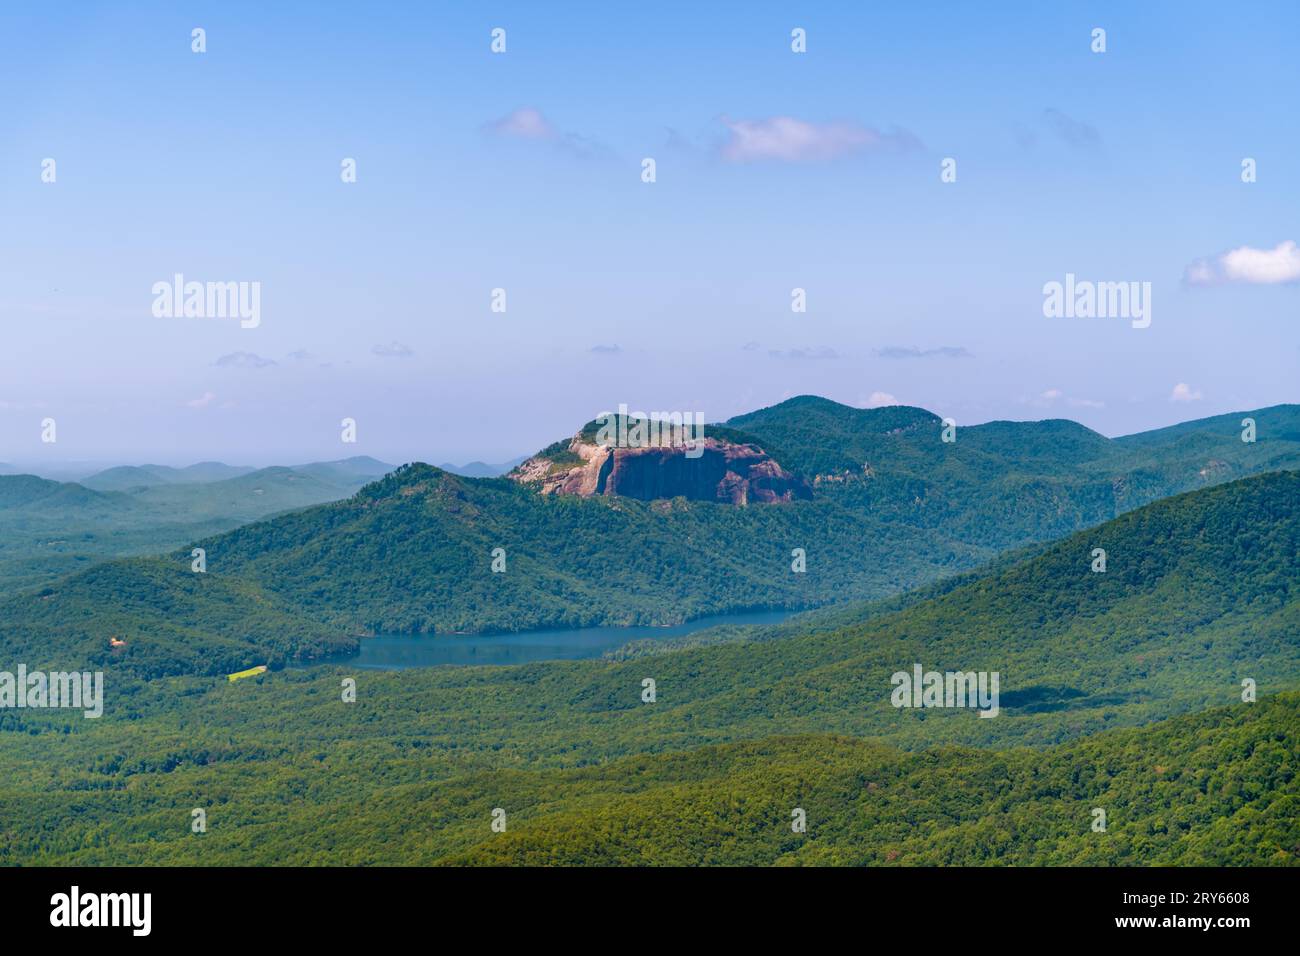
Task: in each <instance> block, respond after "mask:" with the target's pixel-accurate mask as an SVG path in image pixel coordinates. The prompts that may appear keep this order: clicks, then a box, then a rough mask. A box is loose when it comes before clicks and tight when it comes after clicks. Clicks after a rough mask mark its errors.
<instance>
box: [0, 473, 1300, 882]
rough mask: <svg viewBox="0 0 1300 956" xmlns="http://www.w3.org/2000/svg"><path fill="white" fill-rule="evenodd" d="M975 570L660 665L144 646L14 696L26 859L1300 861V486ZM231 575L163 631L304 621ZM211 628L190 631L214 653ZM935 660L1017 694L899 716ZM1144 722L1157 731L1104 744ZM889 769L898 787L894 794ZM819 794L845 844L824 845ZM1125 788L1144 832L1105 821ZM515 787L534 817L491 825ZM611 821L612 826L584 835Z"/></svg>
mask: <svg viewBox="0 0 1300 956" xmlns="http://www.w3.org/2000/svg"><path fill="white" fill-rule="evenodd" d="M1097 547H1102V548H1104V549H1105V550H1106V551H1107V567H1106V570H1105V572H1094V571H1093V570H1092V562H1093V561H1094V560H1095V559H1094V558H1093V557H1092V552H1093V550H1094V549H1095V548H1097ZM191 580H192V578H191ZM211 584H212V582H208V583H207V584H205V585H203V586H204V587H206V586H211ZM951 584H952V585H953V586H947V585H945V586H936V587H934V588H933V589H932V590H931V592H930V593H929V594H928V595H927V594H923V595H921V596H919V597H916V598H902V599H893V600H891V601H890V602H887V603H886V604H883V605H877V606H868V607H865V608H849V609H842V610H827V611H824V612H819V613H818V614H816V615H813V616H811V618H805V619H804V620H803V622H791V623H790V624H788V625H782V628H785V629H786V633H785V634H784V636H769V637H767V639H763V640H758V641H745V640H739V641H732V642H729V643H721V644H716V645H711V646H703V647H698V648H689V649H684V650H677V651H673V652H671V653H663V654H657V655H654V656H652V657H637V656H632V657H630V658H628V659H617V660H590V661H563V662H561V661H557V662H551V663H540V664H532V665H527V666H519V667H466V668H459V667H456V668H452V667H448V668H428V669H417V670H408V671H400V672H375V671H360V670H357V669H354V668H350V667H348V666H347V665H322V666H317V667H310V668H304V669H286V670H284V671H281V672H278V673H276V672H272V673H268V674H263V675H261V676H258V677H251V678H247V679H245V680H241V681H239V682H237V683H229V682H227V681H226V680H225V679H224V678H223V677H221V676H219V675H218V676H214V677H173V678H163V679H155V680H147V681H145V680H137V679H135V678H134V677H133V676H132V675H133V673H136V672H138V671H133V670H132V668H130V667H128V666H126V665H127V663H128V661H129V660H131V659H130V658H126V657H123V658H117V659H114V658H111V657H110V658H108V659H107V661H106V663H104V669H105V671H106V681H107V687H108V689H109V690H108V694H107V700H106V704H105V711H104V716H103V717H102V718H100V719H98V720H85V719H82V718H81V717H80V716H79V715H75V714H70V713H69V712H66V711H48V710H47V711H32V710H22V711H18V710H7V711H4V712H3V713H0V735H2V736H0V741H2V742H3V746H0V832H3V833H4V834H5V835H6V841H5V842H4V844H3V848H0V854H7V855H4V856H0V860H7V861H8V862H22V863H37V862H70V861H77V862H87V863H106V862H163V861H165V862H186V863H200V862H207V863H216V862H246V863H252V862H295V861H296V862H321V863H326V862H328V863H362V862H408V863H414V862H429V861H434V860H443V859H448V860H460V859H463V860H465V861H481V862H498V861H500V860H501V859H503V857H502V855H501V854H502V853H504V854H505V856H506V857H507V858H510V859H518V860H527V861H532V862H540V861H542V860H545V859H554V860H563V861H566V862H584V861H585V862H598V861H608V860H612V859H618V860H619V861H620V862H634V861H638V862H674V861H682V860H691V859H692V858H693V856H699V857H700V858H701V859H707V860H710V861H718V862H723V861H731V862H936V861H940V860H942V861H945V862H1027V863H1038V862H1105V863H1150V862H1214V861H1221V862H1228V863H1244V862H1291V861H1292V858H1293V856H1294V853H1295V849H1294V848H1295V845H1296V842H1297V841H1296V840H1295V839H1294V836H1293V829H1292V828H1293V827H1294V818H1295V814H1294V808H1295V801H1296V794H1295V793H1294V789H1293V788H1294V759H1295V741H1294V736H1293V735H1294V732H1295V727H1296V723H1295V715H1296V707H1297V701H1296V698H1294V697H1291V698H1288V699H1287V700H1286V701H1283V702H1277V701H1270V700H1269V698H1271V697H1272V695H1276V694H1279V693H1283V692H1287V691H1290V690H1293V689H1294V688H1296V686H1297V684H1300V640H1298V639H1297V635H1300V601H1298V600H1297V586H1298V585H1300V475H1297V474H1295V473H1290V472H1284V473H1277V474H1272V475H1264V476H1259V477H1256V478H1250V479H1245V480H1242V481H1238V482H1233V483H1230V484H1227V485H1221V486H1217V487H1214V488H1209V489H1204V490H1201V491H1197V492H1190V493H1187V494H1184V495H1180V496H1177V497H1174V498H1171V499H1167V500H1164V501H1161V502H1157V503H1156V504H1154V505H1149V506H1147V507H1145V508H1141V509H1138V510H1136V511H1133V512H1130V513H1128V514H1125V515H1123V516H1121V517H1120V518H1117V519H1115V520H1114V521H1111V522H1109V523H1107V524H1106V525H1103V526H1101V527H1099V528H1096V529H1091V530H1088V531H1085V532H1081V533H1079V534H1077V535H1073V536H1071V537H1069V538H1066V539H1064V540H1062V541H1060V542H1057V543H1055V544H1052V545H1050V546H1047V547H1044V548H1042V549H1040V550H1038V551H1037V552H1036V553H1034V554H1032V555H1030V556H1027V557H1026V558H1025V559H1024V560H1022V561H1017V562H1010V563H1006V564H1002V565H999V566H997V567H995V568H994V569H992V570H990V571H989V572H988V573H985V574H977V575H971V576H969V577H967V578H965V579H963V580H962V581H960V582H952V583H951ZM102 586H103V588H104V590H103V591H102V592H98V594H99V597H100V599H102V600H110V599H111V597H110V596H111V594H112V592H113V588H114V587H115V586H116V585H115V584H114V582H112V580H111V579H109V580H106V581H104V582H103V583H102ZM197 593H198V592H192V593H191V596H190V599H191V600H193V601H194V602H195V603H194V604H193V605H192V606H181V605H175V604H173V605H168V606H167V608H166V610H165V613H160V614H159V615H158V616H157V617H155V618H151V619H150V626H151V627H158V628H162V627H165V626H168V625H169V622H175V621H191V620H194V619H195V615H198V617H199V618H202V617H203V616H204V615H206V614H209V613H218V612H219V610H220V609H219V608H218V606H217V605H218V604H219V605H222V606H224V607H225V610H224V611H223V612H222V613H227V614H229V615H230V622H229V624H228V627H230V628H236V627H237V626H238V625H237V622H238V620H239V615H240V613H241V611H240V608H241V607H242V606H243V602H245V601H258V602H261V606H262V607H264V612H265V614H266V615H267V619H266V622H265V627H266V630H267V631H268V632H269V633H277V634H279V629H280V628H283V629H284V630H283V635H282V636H279V637H278V638H277V639H279V640H292V639H295V638H294V636H293V632H292V630H291V628H292V626H293V624H292V622H291V621H289V620H287V619H286V620H283V621H277V620H276V619H275V618H274V617H273V615H276V614H279V613H281V611H282V607H281V605H279V604H277V603H276V601H275V600H274V599H273V598H271V597H270V596H268V595H265V594H261V595H247V594H242V593H238V592H230V591H223V592H221V593H220V594H215V593H214V594H212V595H210V596H211V597H213V598H214V601H213V604H212V605H211V606H210V607H207V608H206V609H205V608H204V607H203V606H202V605H200V604H199V603H198V601H197V599H196V598H195V597H194V594H197ZM58 600H59V598H58V597H57V596H51V602H57V601H58ZM135 610H136V609H133V608H131V607H129V606H127V607H124V608H123V609H122V613H123V614H131V613H134V612H135ZM4 611H5V612H6V613H4V614H0V622H3V623H0V628H4V629H5V630H4V632H3V633H4V638H5V641H6V645H7V646H10V647H15V646H16V647H17V648H18V653H17V654H16V655H15V659H18V660H27V661H29V662H33V661H42V660H47V659H49V658H50V653H49V652H50V650H51V649H52V648H54V647H56V646H57V643H58V641H59V640H60V639H61V634H62V632H61V631H60V630H59V629H58V627H57V626H56V623H57V622H58V621H60V620H68V619H71V616H72V613H73V612H74V611H75V608H74V607H68V608H63V609H61V610H59V611H57V612H52V616H51V618H50V619H49V620H47V621H44V622H40V623H42V625H43V630H40V631H39V632H36V635H35V637H33V638H25V637H24V636H25V635H28V634H30V633H32V632H31V631H29V630H28V629H27V628H26V627H23V628H22V629H21V630H19V631H13V630H9V627H10V621H11V619H12V618H11V615H10V614H9V613H8V608H5V609H4ZM28 623H29V624H30V623H31V622H28ZM176 626H179V625H176ZM187 626H188V625H187ZM223 626H227V625H225V624H223ZM194 627H195V630H194V631H192V632H191V631H185V632H179V631H178V632H176V633H175V634H173V635H172V636H171V637H170V638H169V641H160V642H159V648H158V653H162V652H163V649H165V648H168V647H170V648H172V649H173V650H174V652H175V653H178V654H179V653H186V654H194V655H196V656H197V655H199V654H201V653H202V649H203V646H204V645H203V639H202V634H201V632H200V631H199V630H198V629H197V628H198V627H199V625H198V624H195V625H194ZM259 630H260V628H259ZM231 633H235V631H233V630H232V631H231ZM20 639H29V640H30V643H27V644H19V643H17V642H18V641H19V640H20ZM302 639H303V640H306V638H302ZM172 641H174V643H170V642H172ZM269 649H270V650H274V651H276V652H277V653H284V654H285V656H288V655H289V653H290V652H288V651H282V650H281V649H280V648H278V647H271V648H269ZM128 650H129V651H131V652H136V651H139V652H140V653H143V651H144V649H143V648H128ZM219 650H220V653H222V654H226V653H229V654H230V655H231V657H230V658H229V659H233V657H235V656H237V655H238V653H239V652H240V649H239V648H238V647H234V648H231V649H229V651H227V650H226V649H225V648H221V649H219ZM69 653H70V652H69ZM105 653H109V654H111V653H115V652H105ZM41 655H45V657H42V656H41ZM139 663H141V665H142V666H141V670H147V669H148V668H147V667H144V666H143V665H145V664H151V663H156V662H153V661H151V660H150V659H149V658H148V657H145V658H143V659H142V660H141V661H140V662H139ZM163 663H164V664H166V663H167V662H166V661H163ZM185 664H186V666H187V667H191V668H194V669H198V668H197V667H196V666H195V664H194V662H193V661H191V660H187V661H186V662H185ZM914 664H921V665H922V666H923V667H924V668H925V669H927V670H930V669H933V670H939V671H945V670H961V671H997V672H998V673H999V676H1000V689H999V694H1000V700H999V705H1000V711H999V713H998V715H997V716H996V717H994V718H991V719H990V718H981V717H979V716H977V714H976V713H975V712H974V711H973V710H972V709H969V708H955V709H934V708H929V709H904V708H897V707H894V706H893V705H892V704H891V699H890V698H891V691H892V680H891V676H892V675H893V674H894V673H896V672H898V671H908V670H910V669H911V668H912V666H913V665H914ZM349 678H350V679H353V680H355V681H356V700H355V702H351V703H349V702H345V701H344V700H343V696H342V693H341V691H342V688H343V682H344V681H345V679H349ZM647 678H649V679H652V680H653V681H654V682H655V688H656V697H655V699H654V701H653V702H647V701H646V700H645V699H644V698H643V696H642V695H643V691H644V687H645V684H644V681H645V680H646V679H647ZM1247 681H1249V682H1251V683H1252V684H1253V685H1254V688H1255V690H1256V693H1257V694H1258V695H1259V697H1260V702H1259V703H1258V704H1243V703H1242V700H1243V692H1244V690H1245V689H1246V687H1247V686H1248V685H1247V684H1246V683H1245V682H1247ZM1228 705H1233V706H1232V707H1231V708H1230V709H1229V710H1227V711H1221V712H1220V713H1219V715H1218V716H1215V715H1214V714H1211V715H1202V716H1190V717H1187V718H1186V719H1183V718H1182V717H1181V716H1180V715H1189V714H1195V713H1196V712H1198V711H1203V710H1205V709H1206V708H1222V707H1226V706H1228ZM1270 708H1280V709H1270ZM1268 715H1272V716H1268ZM1171 717H1179V720H1178V721H1176V722H1175V723H1173V724H1170V725H1168V726H1167V727H1165V728H1164V729H1160V728H1151V729H1148V728H1146V727H1145V726H1144V725H1149V724H1151V723H1152V722H1153V721H1158V720H1161V719H1166V718H1171ZM1265 717H1267V721H1266V722H1264V723H1260V724H1258V725H1253V724H1252V725H1251V726H1253V727H1254V729H1253V730H1248V729H1243V728H1244V727H1245V726H1246V724H1247V723H1249V722H1250V721H1253V720H1256V719H1257V718H1258V719H1263V718H1265ZM1119 728H1138V729H1137V730H1132V731H1125V732H1124V733H1120V734H1115V735H1107V736H1104V737H1101V738H1096V739H1095V740H1084V739H1083V738H1087V737H1089V736H1090V735H1094V734H1097V733H1102V732H1107V731H1113V730H1116V729H1119ZM1148 734H1149V735H1148ZM828 735H838V737H835V736H828ZM1279 735H1281V736H1279ZM791 737H797V738H799V739H795V740H792V739H789V738H791ZM848 737H852V738H857V739H845V738H848ZM772 738H785V739H772ZM867 741H874V742H873V743H868V742H867ZM1106 741H1109V742H1106ZM1025 746H1029V747H1057V748H1060V749H1057V750H1051V751H1048V752H1046V753H1041V752H1017V751H1015V750H1014V748H1017V747H1025ZM951 747H957V748H967V749H959V750H956V751H953V750H950V749H944V748H951ZM971 747H983V748H994V749H997V750H999V751H1007V750H1010V751H1011V752H1007V753H980V752H973V751H970V750H969V749H968V748H971ZM701 748H708V749H701ZM935 748H940V749H939V750H936V749H935ZM899 750H901V751H909V752H910V753H899V752H897V751H899ZM611 762H613V763H611ZM873 783H874V784H875V785H876V787H877V789H878V790H884V791H885V793H883V794H882V795H881V796H882V799H883V798H884V797H885V796H888V797H889V799H888V801H885V802H882V803H881V804H880V805H877V804H874V803H868V804H863V803H862V802H861V800H862V799H864V797H863V793H864V790H865V791H866V793H867V794H868V795H870V794H872V793H874V792H875V791H872V790H871V787H870V785H871V784H873ZM945 788H946V789H945ZM796 797H797V798H798V799H797V800H796V801H795V802H793V803H791V802H790V801H791V800H795V798H796ZM909 800H910V801H911V802H910V803H909ZM855 801H857V802H855ZM786 803H789V806H785V805H784V804H786ZM798 806H802V807H803V808H804V809H805V810H807V812H808V819H809V837H811V838H812V839H810V840H808V839H800V840H797V841H794V842H792V838H793V837H794V836H795V835H794V834H793V833H790V832H787V831H784V830H782V826H783V825H786V823H785V821H786V820H787V819H788V817H789V813H790V811H791V809H792V808H793V807H798ZM1098 806H1100V807H1103V808H1105V809H1106V810H1107V814H1108V818H1109V821H1110V827H1111V829H1110V831H1109V833H1108V835H1109V836H1110V837H1113V838H1114V839H1113V840H1112V842H1110V843H1103V842H1099V841H1096V838H1097V837H1098V836H1100V835H1099V834H1094V833H1093V832H1092V831H1091V829H1090V823H1091V817H1090V813H1091V810H1092V808H1094V807H1098ZM194 807H206V808H208V810H209V819H210V821H212V826H211V829H210V831H209V833H207V834H205V835H203V836H204V839H205V840H207V841H208V842H205V843H199V842H196V841H195V835H194V834H191V833H190V831H189V813H190V810H191V809H193V808H194ZM496 807H504V808H507V813H508V814H509V815H510V819H511V820H512V821H513V823H512V827H513V829H512V830H510V831H508V832H511V833H514V834H515V835H516V836H512V837H510V838H509V839H508V840H504V841H497V843H495V844H490V843H486V842H485V841H487V840H488V839H489V838H491V837H492V834H491V833H490V831H489V829H488V823H489V817H490V813H491V811H492V810H493V809H494V808H496ZM777 809H779V810H780V813H779V814H777V817H776V820H775V822H772V821H771V816H772V814H773V813H775V811H776V810H777ZM660 814H664V815H665V816H662V817H661V816H659V815H660ZM50 821H57V822H58V825H57V827H53V826H51V825H50ZM218 821H219V825H218ZM656 821H659V822H656ZM661 823H662V827H661V825H660V824H661ZM769 826H770V827H774V829H769ZM584 827H590V828H592V832H593V833H597V834H600V835H601V839H600V840H599V841H598V843H599V845H596V844H593V842H592V841H590V840H576V841H574V842H572V843H570V835H571V834H572V833H573V832H574V831H576V830H579V829H582V828H584ZM668 831H672V832H671V833H670V832H668ZM620 833H621V834H622V835H621V836H620V835H619V834H620ZM673 834H676V835H673ZM480 844H481V845H480ZM561 844H564V845H563V846H561ZM462 854H468V855H465V856H462ZM891 854H892V855H891ZM1286 854H1290V855H1289V856H1288V855H1286Z"/></svg>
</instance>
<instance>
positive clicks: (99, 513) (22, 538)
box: [0, 458, 392, 594]
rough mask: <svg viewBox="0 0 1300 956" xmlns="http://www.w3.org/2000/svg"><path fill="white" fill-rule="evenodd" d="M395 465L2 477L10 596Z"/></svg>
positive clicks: (350, 488) (0, 542)
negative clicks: (64, 478)
mask: <svg viewBox="0 0 1300 956" xmlns="http://www.w3.org/2000/svg"><path fill="white" fill-rule="evenodd" d="M391 468H392V466H391V465H385V464H384V463H383V462H378V461H375V460H374V459H373V458H352V459H348V460H346V461H341V462H317V463H313V464H310V465H300V466H297V467H295V468H263V469H259V470H254V469H251V468H249V469H242V468H235V467H232V466H229V465H223V464H221V463H220V462H200V463H199V464H197V465H191V466H189V467H187V468H167V467H166V466H161V465H149V466H143V467H139V468H136V467H129V466H124V467H121V468H113V469H109V470H108V471H104V472H101V473H99V474H98V475H96V476H93V477H92V478H90V479H87V480H86V483H85V484H80V483H72V482H58V481H49V480H47V479H44V478H38V477H36V476H35V475H0V594H4V593H12V592H13V591H17V590H21V589H23V588H29V587H32V586H34V585H38V584H43V583H46V582H49V581H52V580H54V579H55V578H57V577H59V576H61V575H64V574H67V573H69V572H71V571H75V570H77V569H79V568H85V567H89V566H90V565H91V564H94V563H96V562H97V561H101V560H104V559H105V558H111V557H118V556H123V555H134V554H151V553H152V554H156V553H158V552H160V551H165V550H167V549H169V548H174V547H177V546H178V545H180V544H183V543H185V542H187V541H193V540H195V539H197V538H203V537H207V536H209V535H212V534H217V533H220V532H222V531H227V530H229V529H231V528H235V527H238V526H239V525H241V524H245V523H247V522H249V521H254V520H257V519H259V518H265V517H267V516H268V515H273V514H277V513H279V512H282V511H289V510H292V509H295V508H303V507H306V506H308V505H314V504H319V503H320V502H323V501H334V500H337V499H339V498H345V497H347V496H348V495H350V494H352V493H353V492H355V491H356V490H357V489H358V488H360V487H361V486H362V485H364V484H365V483H366V482H367V481H371V480H373V479H374V478H376V477H379V476H381V475H383V474H384V473H385V472H387V471H389V470H391ZM232 474H233V477H230V475H232Z"/></svg>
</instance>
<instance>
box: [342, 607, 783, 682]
mask: <svg viewBox="0 0 1300 956" xmlns="http://www.w3.org/2000/svg"><path fill="white" fill-rule="evenodd" d="M795 613H797V612H795V611H744V612H738V613H735V614H713V615H710V616H709V617H700V618H696V619H695V620H693V621H687V622H686V623H685V624H678V625H675V626H673V627H571V628H557V629H554V630H546V631H523V632H519V633H515V634H472V635H464V636H458V635H452V634H439V635H437V636H429V635H427V634H420V635H414V636H412V635H407V634H382V635H379V636H377V637H365V638H362V639H361V652H360V653H359V654H357V655H356V656H355V657H351V658H348V659H347V663H348V664H351V665H353V666H355V667H369V668H375V669H378V670H404V669H406V668H408V667H442V666H448V665H453V666H454V665H460V666H467V665H471V664H527V663H529V662H531V661H558V660H577V659H581V658H584V657H600V656H601V655H602V654H604V653H605V652H606V651H611V650H614V649H615V648H617V647H621V646H622V645H624V644H626V643H627V642H628V641H636V640H641V639H643V638H655V639H664V638H671V637H684V636H685V635H687V634H692V633H694V632H695V631H702V630H704V629H705V628H706V627H715V626H717V625H719V624H776V623H778V622H780V621H783V620H785V619H786V618H787V617H789V616H790V615H791V614H795Z"/></svg>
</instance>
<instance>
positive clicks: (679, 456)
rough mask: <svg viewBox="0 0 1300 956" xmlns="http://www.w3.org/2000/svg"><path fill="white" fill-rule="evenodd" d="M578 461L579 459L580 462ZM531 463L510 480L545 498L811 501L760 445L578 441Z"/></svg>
mask: <svg viewBox="0 0 1300 956" xmlns="http://www.w3.org/2000/svg"><path fill="white" fill-rule="evenodd" d="M575 457H576V459H577V461H573V459H574V458H575ZM556 458H561V460H560V461H556V460H555V458H551V457H546V456H543V455H538V456H536V457H534V458H530V459H528V461H526V462H524V463H523V464H522V465H520V466H519V467H518V468H516V469H515V470H514V471H513V472H511V473H510V477H511V478H513V479H514V480H516V481H519V482H523V483H526V484H538V485H540V491H541V492H542V494H557V495H579V496H581V497H584V498H587V497H590V496H592V495H622V496H623V497H627V498H638V499H640V500H642V501H652V500H655V499H660V498H675V497H678V496H680V497H684V498H688V499H690V500H692V501H718V502H724V503H730V504H735V505H747V504H774V503H777V502H784V501H794V500H796V499H802V498H811V497H812V491H811V489H810V488H809V487H808V484H807V482H805V481H804V480H803V479H802V478H799V477H798V476H797V475H794V474H792V473H791V472H789V471H786V470H785V469H784V468H782V467H781V466H780V465H779V464H778V463H777V462H776V461H774V460H773V459H772V458H771V457H769V456H768V454H767V453H766V452H764V451H763V450H762V449H761V448H759V447H758V446H757V445H750V444H737V443H734V442H729V441H724V440H722V439H719V438H713V437H709V438H704V439H700V440H699V442H698V444H697V446H696V447H695V448H694V449H692V450H691V451H690V452H688V450H687V449H686V448H685V447H682V446H680V445H679V446H667V445H659V446H651V447H642V448H621V447H609V446H605V445H598V444H595V443H593V442H588V441H584V440H582V439H581V437H578V438H574V439H573V440H572V441H571V442H570V443H569V446H568V454H567V455H564V456H556Z"/></svg>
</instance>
